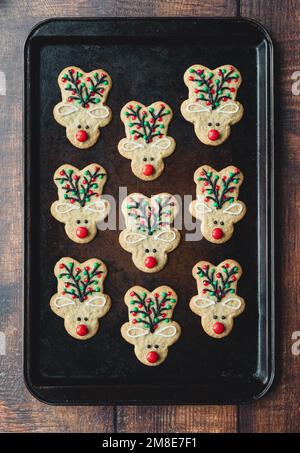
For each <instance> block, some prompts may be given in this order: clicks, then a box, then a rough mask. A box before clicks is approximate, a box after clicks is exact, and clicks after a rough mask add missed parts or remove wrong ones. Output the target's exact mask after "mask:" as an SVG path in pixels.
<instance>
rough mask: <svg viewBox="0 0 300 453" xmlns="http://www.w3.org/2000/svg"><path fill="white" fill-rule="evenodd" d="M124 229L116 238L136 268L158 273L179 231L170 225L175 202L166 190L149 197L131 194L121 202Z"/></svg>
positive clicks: (174, 245) (176, 241) (175, 208)
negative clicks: (130, 254) (129, 254)
mask: <svg viewBox="0 0 300 453" xmlns="http://www.w3.org/2000/svg"><path fill="white" fill-rule="evenodd" d="M122 212H123V214H124V217H125V223H126V229H125V230H123V231H122V232H121V233H120V236H119V241H120V244H121V246H122V247H123V249H124V250H126V251H127V252H130V253H132V260H133V262H134V264H135V265H136V267H137V268H138V269H140V270H141V271H143V272H158V271H160V270H161V269H163V268H164V267H165V265H166V263H167V259H168V253H169V252H171V251H173V250H174V249H175V248H176V247H177V246H178V244H179V242H180V233H179V231H178V230H177V229H175V228H173V226H172V225H173V221H174V217H175V216H176V214H177V212H178V204H177V201H176V199H175V197H173V195H170V194H169V193H159V194H157V195H153V196H152V197H151V198H148V197H146V196H145V195H143V194H141V193H132V194H130V195H128V197H126V198H125V200H124V201H123V203H122Z"/></svg>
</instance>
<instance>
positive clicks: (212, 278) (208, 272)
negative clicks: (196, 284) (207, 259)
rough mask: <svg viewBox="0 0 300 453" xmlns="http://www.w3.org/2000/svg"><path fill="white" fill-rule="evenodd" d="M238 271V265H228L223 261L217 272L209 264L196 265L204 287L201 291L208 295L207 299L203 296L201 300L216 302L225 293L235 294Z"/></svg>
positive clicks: (220, 299)
mask: <svg viewBox="0 0 300 453" xmlns="http://www.w3.org/2000/svg"><path fill="white" fill-rule="evenodd" d="M238 273H239V268H238V266H237V265H234V266H232V267H230V266H229V264H228V263H225V264H224V265H223V266H222V271H221V272H218V273H217V274H216V270H215V268H214V267H212V268H211V266H210V265H209V264H206V265H203V266H202V267H200V266H198V271H197V275H198V277H199V278H200V279H201V282H202V283H203V286H204V287H205V288H204V289H203V293H204V294H208V295H209V296H210V299H209V300H208V299H205V298H204V299H203V300H207V302H208V301H210V302H211V303H217V302H221V301H222V299H224V297H225V296H226V295H227V294H235V286H236V285H235V282H236V280H237V277H236V274H238ZM233 284H234V286H233ZM211 303H208V304H207V305H205V307H208V306H209V305H211ZM196 305H197V304H196ZM226 305H227V302H226Z"/></svg>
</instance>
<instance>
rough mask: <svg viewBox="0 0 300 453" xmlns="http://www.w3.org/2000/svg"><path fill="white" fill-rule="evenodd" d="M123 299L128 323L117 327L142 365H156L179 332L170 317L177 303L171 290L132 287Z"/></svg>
mask: <svg viewBox="0 0 300 453" xmlns="http://www.w3.org/2000/svg"><path fill="white" fill-rule="evenodd" d="M124 300H125V303H126V305H127V306H128V317H129V322H126V323H125V324H123V325H122V327H121V334H122V337H123V338H124V339H125V340H126V341H128V343H130V344H133V345H134V352H135V355H136V357H137V358H138V359H139V361H140V362H142V363H143V364H144V365H148V366H157V365H160V364H161V363H162V362H164V361H165V359H166V358H167V355H168V348H169V347H170V346H171V345H172V344H174V343H175V342H176V341H177V340H178V338H179V337H180V333H181V328H180V325H179V324H177V322H175V321H173V319H172V317H173V311H174V308H175V305H176V303H177V295H176V293H175V291H174V290H173V289H172V288H170V287H169V286H160V287H159V288H156V289H155V290H154V291H152V292H150V291H148V290H147V289H146V288H143V287H142V286H133V287H132V288H130V289H129V290H128V291H127V293H126V294H125V298H124Z"/></svg>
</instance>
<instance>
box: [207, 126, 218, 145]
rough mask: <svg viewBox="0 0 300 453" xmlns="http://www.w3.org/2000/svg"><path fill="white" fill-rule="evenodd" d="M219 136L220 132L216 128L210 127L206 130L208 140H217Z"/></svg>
mask: <svg viewBox="0 0 300 453" xmlns="http://www.w3.org/2000/svg"><path fill="white" fill-rule="evenodd" d="M219 137H220V134H219V132H218V131H217V130H216V129H211V130H210V131H209V132H208V138H209V140H211V141H213V142H214V141H216V140H218V138H219Z"/></svg>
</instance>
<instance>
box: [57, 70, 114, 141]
mask: <svg viewBox="0 0 300 453" xmlns="http://www.w3.org/2000/svg"><path fill="white" fill-rule="evenodd" d="M58 85H59V88H60V91H61V97H62V101H61V102H59V103H58V104H56V106H55V107H54V110H53V114H54V118H55V119H56V121H57V122H58V123H59V124H61V125H62V126H64V127H65V128H66V133H67V137H68V139H69V140H70V142H71V143H72V145H74V146H76V148H81V149H86V148H90V147H91V146H93V145H94V144H95V143H96V142H97V140H98V138H99V137H100V128H101V127H104V126H106V125H107V124H108V123H109V122H110V120H111V118H112V113H111V110H110V108H109V107H108V106H107V105H105V102H106V99H107V96H108V93H109V91H110V89H111V87H112V81H111V78H110V76H109V75H108V73H107V72H105V71H103V70H102V69H95V70H93V71H91V72H84V71H83V70H82V69H80V68H77V67H76V66H69V67H67V68H65V69H63V70H62V72H61V73H60V74H59V76H58Z"/></svg>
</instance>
